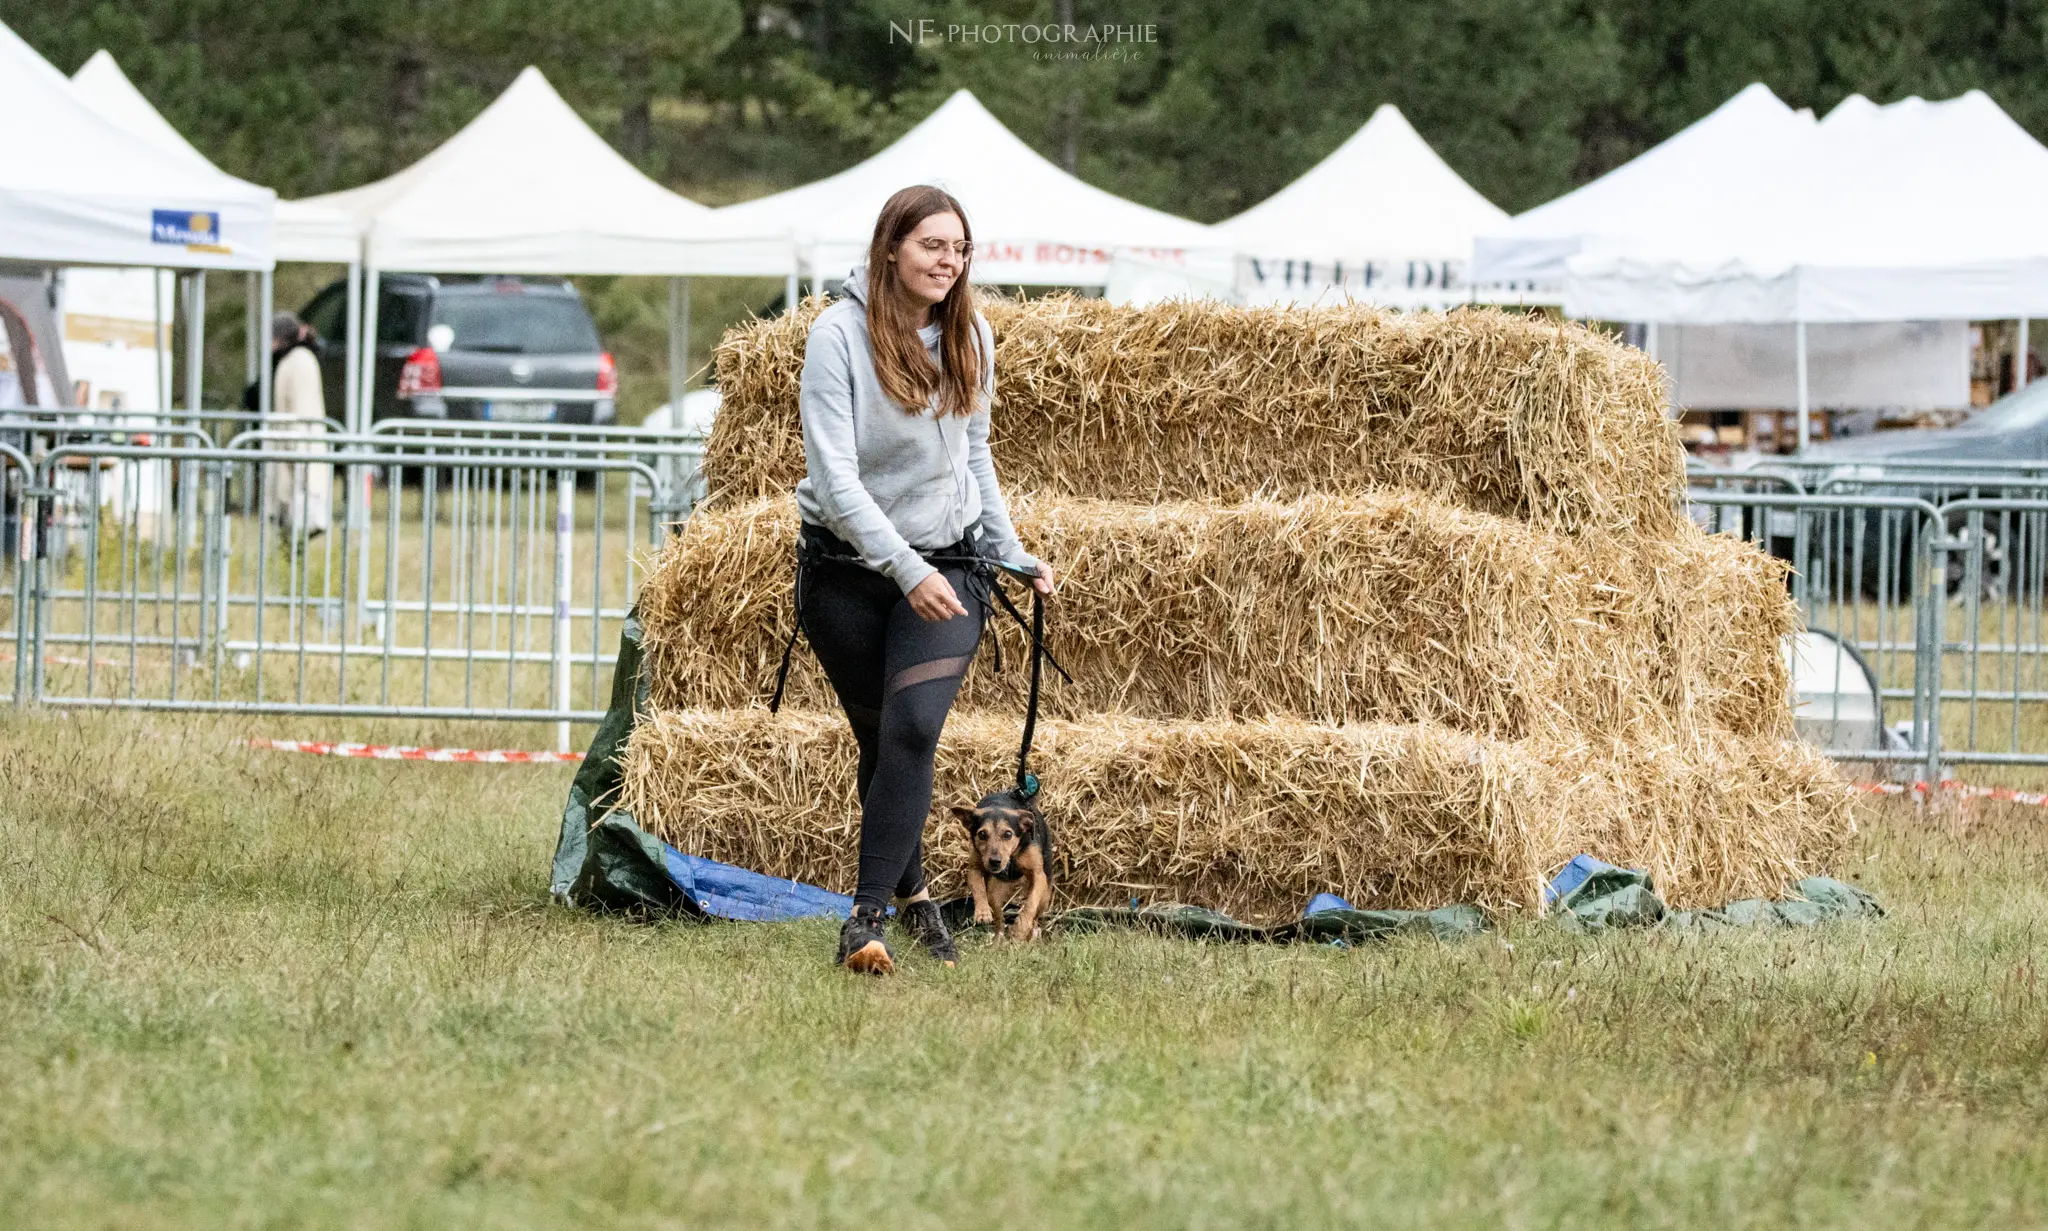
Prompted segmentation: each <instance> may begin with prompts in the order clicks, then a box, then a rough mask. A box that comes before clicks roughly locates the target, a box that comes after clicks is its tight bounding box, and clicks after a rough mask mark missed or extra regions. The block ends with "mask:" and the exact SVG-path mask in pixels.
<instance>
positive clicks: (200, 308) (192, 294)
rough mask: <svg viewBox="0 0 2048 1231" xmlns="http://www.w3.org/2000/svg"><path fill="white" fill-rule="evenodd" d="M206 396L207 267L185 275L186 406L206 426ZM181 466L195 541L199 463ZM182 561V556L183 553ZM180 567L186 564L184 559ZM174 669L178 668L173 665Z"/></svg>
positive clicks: (188, 534)
mask: <svg viewBox="0 0 2048 1231" xmlns="http://www.w3.org/2000/svg"><path fill="white" fill-rule="evenodd" d="M205 398H206V271H205V270H203V269H195V270H193V271H192V272H191V273H188V274H186V275H185V410H186V412H187V413H188V414H190V415H191V425H192V426H193V427H200V426H203V425H202V424H201V423H200V421H199V412H200V411H201V410H204V409H205V407H203V406H201V405H200V403H201V402H202V401H204V400H205ZM179 469H180V470H181V471H182V472H183V473H182V474H181V475H180V480H181V481H180V483H179V487H180V488H181V491H180V494H179V496H178V521H179V523H180V524H179V526H178V536H177V540H176V541H177V542H178V543H179V544H180V545H181V547H182V546H183V545H186V544H187V543H196V542H197V539H198V529H199V467H198V465H197V463H194V462H191V461H186V462H184V463H182V464H181V465H180V467H179ZM181 561H182V557H181ZM179 567H180V568H183V567H184V565H183V563H182V562H181V563H180V564H179ZM173 669H175V668H173Z"/></svg>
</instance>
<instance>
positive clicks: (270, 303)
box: [256, 269, 277, 427]
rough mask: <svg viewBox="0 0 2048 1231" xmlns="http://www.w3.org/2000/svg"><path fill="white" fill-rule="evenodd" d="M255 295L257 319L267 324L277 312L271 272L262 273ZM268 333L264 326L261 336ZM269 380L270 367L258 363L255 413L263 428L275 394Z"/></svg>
mask: <svg viewBox="0 0 2048 1231" xmlns="http://www.w3.org/2000/svg"><path fill="white" fill-rule="evenodd" d="M257 293H258V294H259V295H260V296H261V299H259V300H258V301H257V312H258V319H260V320H263V321H265V322H268V321H269V320H270V318H271V316H272V315H274V314H275V313H276V311H277V282H276V280H275V276H274V274H273V271H271V270H268V269H266V270H264V271H263V273H262V275H261V277H260V280H259V289H258V292H257ZM269 332H270V330H269V327H268V325H267V324H266V325H265V327H264V330H263V334H262V336H268V335H269ZM271 378H272V372H271V367H270V365H269V364H268V363H259V364H258V365H257V367H256V413H257V414H260V415H262V416H263V418H261V419H259V420H257V422H259V423H261V424H262V425H263V426H264V427H269V426H270V399H271V396H272V394H273V393H274V392H275V391H274V390H273V389H272V388H271Z"/></svg>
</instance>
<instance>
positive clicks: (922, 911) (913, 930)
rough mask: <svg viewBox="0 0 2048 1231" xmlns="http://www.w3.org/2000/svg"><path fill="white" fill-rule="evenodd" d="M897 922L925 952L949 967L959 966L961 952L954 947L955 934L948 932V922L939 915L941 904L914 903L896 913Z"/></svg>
mask: <svg viewBox="0 0 2048 1231" xmlns="http://www.w3.org/2000/svg"><path fill="white" fill-rule="evenodd" d="M896 920H897V922H899V923H901V924H902V925H903V930H904V931H906V932H908V933H910V939H912V940H914V941H916V942H917V943H918V944H921V945H923V946H924V947H925V952H927V953H929V954H931V955H932V956H933V957H935V958H937V959H939V960H940V961H942V962H944V963H945V964H946V965H948V966H955V965H958V964H959V962H960V951H959V950H958V949H955V948H954V947H953V934H952V933H951V932H948V931H947V930H946V920H945V919H944V917H942V916H941V915H940V914H939V904H938V903H937V902H934V901H932V900H931V899H930V898H924V899H922V900H920V901H916V902H912V903H910V904H908V905H907V906H905V907H903V908H902V909H901V910H899V911H897V912H896Z"/></svg>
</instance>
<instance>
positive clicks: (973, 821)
mask: <svg viewBox="0 0 2048 1231" xmlns="http://www.w3.org/2000/svg"><path fill="white" fill-rule="evenodd" d="M953 815H954V816H956V817H959V818H960V823H961V824H962V825H965V826H966V827H967V832H968V833H973V832H974V831H975V829H977V828H978V827H979V826H980V825H981V813H979V812H976V811H975V810H974V809H972V808H963V807H961V806H960V805H959V804H954V805H953Z"/></svg>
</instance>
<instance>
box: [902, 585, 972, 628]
mask: <svg viewBox="0 0 2048 1231" xmlns="http://www.w3.org/2000/svg"><path fill="white" fill-rule="evenodd" d="M904 597H906V598H907V599H909V600H910V609H911V610H912V611H915V612H916V613H917V615H918V618H919V619H922V620H929V621H931V622H932V623H934V624H937V623H939V622H941V621H944V620H950V619H952V618H953V617H954V616H964V615H966V614H967V608H965V607H963V606H961V605H960V596H959V595H958V594H955V593H953V583H952V582H950V581H947V580H946V575H945V574H944V573H933V574H932V575H931V576H929V577H927V578H925V579H924V580H923V581H920V582H918V583H917V584H916V585H914V586H912V587H910V593H909V594H907V595H905V596H904Z"/></svg>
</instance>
